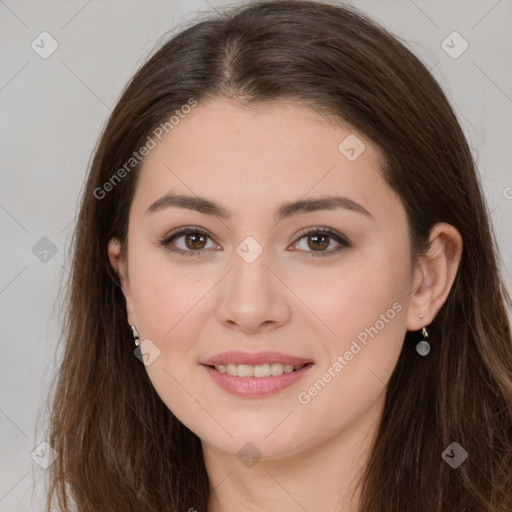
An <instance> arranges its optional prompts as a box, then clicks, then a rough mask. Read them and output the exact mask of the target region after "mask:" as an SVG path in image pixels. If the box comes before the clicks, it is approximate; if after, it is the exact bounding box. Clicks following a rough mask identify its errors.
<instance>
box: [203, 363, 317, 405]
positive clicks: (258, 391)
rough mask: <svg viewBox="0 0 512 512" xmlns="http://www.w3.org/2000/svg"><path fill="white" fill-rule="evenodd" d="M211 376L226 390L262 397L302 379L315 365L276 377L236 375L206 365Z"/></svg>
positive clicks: (232, 392) (238, 394) (237, 393)
mask: <svg viewBox="0 0 512 512" xmlns="http://www.w3.org/2000/svg"><path fill="white" fill-rule="evenodd" d="M203 367H204V368H206V371H207V372H208V373H209V374H210V376H211V378H212V379H213V380H214V381H215V382H216V383H217V384H218V385H219V386H220V387H221V388H222V389H224V390H225V391H227V392H228V393H231V394H233V395H237V396H243V397H247V398H261V397H265V396H268V395H272V394H273V393H277V392H278V391H281V390H282V389H284V388H287V387H288V386H291V385H292V384H295V383H296V382H297V381H299V380H300V379H302V377H304V375H306V373H308V372H309V370H310V369H311V368H312V367H313V364H311V363H310V364H307V365H305V366H303V367H302V368H300V369H299V370H296V371H294V372H291V373H283V374H282V375H278V376H275V377H234V376H233V375H228V374H227V373H220V372H219V371H217V370H216V369H215V368H212V367H211V366H205V365H203Z"/></svg>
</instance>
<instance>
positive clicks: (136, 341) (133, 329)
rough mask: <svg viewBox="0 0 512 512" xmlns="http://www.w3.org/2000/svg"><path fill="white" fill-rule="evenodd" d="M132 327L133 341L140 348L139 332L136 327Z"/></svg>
mask: <svg viewBox="0 0 512 512" xmlns="http://www.w3.org/2000/svg"><path fill="white" fill-rule="evenodd" d="M130 327H131V328H132V334H133V341H134V342H135V346H136V347H138V346H139V345H140V338H139V332H138V331H137V329H136V328H135V326H134V325H130Z"/></svg>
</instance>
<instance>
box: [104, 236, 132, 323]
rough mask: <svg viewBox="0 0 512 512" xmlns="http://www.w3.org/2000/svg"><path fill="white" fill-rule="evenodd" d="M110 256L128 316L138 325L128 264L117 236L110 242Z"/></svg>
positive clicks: (129, 320) (130, 321)
mask: <svg viewBox="0 0 512 512" xmlns="http://www.w3.org/2000/svg"><path fill="white" fill-rule="evenodd" d="M108 258H109V260H110V264H111V265H112V268H113V269H114V271H115V273H116V274H117V275H118V277H119V280H120V281H121V289H122V291H123V295H124V298H125V301H126V316H127V318H128V323H129V324H130V325H135V326H137V315H136V314H135V309H134V307H133V300H132V294H131V290H130V280H129V278H128V265H127V262H126V260H125V259H124V258H123V256H122V255H121V243H120V242H119V240H118V239H117V238H112V239H111V240H110V241H109V242H108Z"/></svg>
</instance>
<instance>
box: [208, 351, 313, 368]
mask: <svg viewBox="0 0 512 512" xmlns="http://www.w3.org/2000/svg"><path fill="white" fill-rule="evenodd" d="M312 362H313V361H312V360H311V359H305V358H302V357H296V356H292V355H289V354H283V353H281V352H270V351H264V352H254V353H250V352H242V351H238V350H232V351H229V352H222V353H220V354H217V355H215V356H213V357H211V358H210V359H208V360H206V361H204V362H203V363H202V364H203V365H205V366H218V365H228V364H236V365H238V364H248V365H253V366H256V365H260V364H265V363H280V364H282V365H291V366H300V365H305V364H308V363H312Z"/></svg>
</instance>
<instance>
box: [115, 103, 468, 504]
mask: <svg viewBox="0 0 512 512" xmlns="http://www.w3.org/2000/svg"><path fill="white" fill-rule="evenodd" d="M350 134H355V135H356V136H357V137H358V138H359V139H360V140H361V141H362V142H363V143H364V144H365V146H366V149H365V150H364V151H363V152H362V154H361V155H360V156H359V157H358V158H357V159H356V160H355V161H349V160H348V159H347V158H346V157H345V156H344V155H343V154H342V153H341V152H340V151H339V150H338V146H339V144H340V143H341V142H342V141H343V140H344V139H345V138H346V137H347V136H348V135H350ZM380 161H381V155H380V153H379V151H378V150H377V148H376V147H375V146H374V145H373V144H372V143H371V142H370V141H369V140H368V139H367V138H366V137H365V136H364V135H363V134H361V133H358V132H356V131H355V130H354V129H352V128H350V127H349V126H345V125H343V124H342V123H338V124H333V123H329V122H327V120H326V119H325V118H323V117H321V116H320V115H319V114H318V113H316V112H314V111H313V110H312V109H309V108H306V107H305V106H301V105H299V104H296V103H292V102H284V101H280V102H279V103H276V104H273V105H266V106H265V107H259V108H250V109H249V108H244V107H242V106H240V105H238V104H237V103H235V102H233V101H231V100H228V99H224V98H222V99H220V98H218V99H215V100H212V101H210V102H209V103H204V104H200V105H198V106H197V107H196V108H194V109H193V110H192V112H191V113H190V114H188V115H187V116H186V117H185V118H184V119H183V120H181V121H180V123H179V125H178V126H176V127H175V128H174V129H173V131H172V132H171V133H170V135H169V136H168V137H167V138H165V139H164V140H162V142H161V143H159V144H158V145H157V147H156V148H155V149H153V150H152V151H151V152H150V153H149V155H148V156H147V157H146V160H145V163H144V166H143V168H142V170H141V176H140V180H139V182H138V184H137V189H136V191H135V195H134V198H133V202H132V204H131V208H130V215H129V229H128V253H127V260H123V259H122V258H121V256H120V246H119V243H118V241H117V240H111V241H110V243H109V247H108V252H109V257H110V261H111V263H112V266H113V268H114V269H115V270H116V271H117V272H118V274H119V276H120V278H121V281H122V288H123V292H124V295H125V299H126V308H127V320H128V322H129V324H130V325H134V326H136V328H137V330H138V332H139V334H140V339H141V340H143V339H150V340H151V342H152V343H153V344H154V346H156V347H158V349H159V350H160V355H159V356H158V357H157V358H156V359H155V360H154V361H153V362H152V363H151V364H150V365H148V366H146V370H147V373H148V376H149V378H150V380H151V382H152V384H153V385H154V387H155V389H156V391H157V392H158V394H159V396H160V397H161V399H162V400H163V402H164V403H165V404H166V405H167V406H168V407H169V409H170V410H171V411H172V412H173V413H174V414H175V416H176V417H177V418H179V420H180V421H182V422H183V423H184V424H185V425H186V426H187V427H188V428H190V429H191V430H192V431H193V432H195V433H196V434H197V435H198V436H199V438H200V439H201V442H202V446H203V452H204V458H205V464H206V469H207V472H208V477H209V480H210V485H211V491H212V492H211V497H210V502H209V507H208V512H217V511H221V510H222V511H223V512H230V511H238V510H266V511H270V512H271V511H278V510H279V511H281V510H288V511H299V510H300V511H303V510H304V509H305V510H333V511H334V510H337V511H348V510H353V509H354V507H355V506H356V503H357V499H358V489H357V486H356V482H357V477H358V476H360V475H361V472H362V471H363V470H364V468H365V464H366V457H367V456H368V451H369V449H370V447H371V443H372V441H373V439H374V436H375V433H376V429H377V427H378V424H379V421H380V417H381V414H382V408H383V405H384V398H385V392H386V388H387V383H388V381H389V378H390V376H391V374H392V372H393V370H394V368H395V365H396V362H397V359H398V357H399V354H400V350H401V347H402V342H403V339H404V336H405V333H406V331H407V330H413V331H416V330H419V329H421V327H422V320H421V319H420V316H419V315H420V314H423V323H424V324H425V325H426V326H428V324H429V323H430V322H431V321H432V320H433V318H434V317H435V315H436V314H437V312H438V311H439V309H440V308H441V306H442V305H443V303H444V302H445V300H446V297H447V295H448V293H449V290H450V287H451V286H452V283H453V280H454V277H455V274H456V271H457V267H458V265H459V262H460V255H461V251H462V240H461V237H460V234H459V233H458V231H457V230H456V229H455V228H453V227H452V226H450V225H448V224H445V223H440V224H436V225H435V226H434V227H433V229H432V232H431V242H432V243H431V248H430V250H429V252H428V253H427V254H426V255H425V256H423V257H422V258H421V259H420V260H419V261H418V262H417V264H416V265H413V262H412V261H411V257H410V246H409V238H408V230H407V229H408V228H407V218H406V213H405V210H404V208H403V206H402V204H401V202H400V200H399V198H398V197H397V196H396V194H395V193H394V192H393V190H392V189H391V188H390V187H389V186H388V185H387V184H386V182H385V181H384V179H383V177H382V174H381V171H380V165H379V162H380ZM171 191H172V192H175V193H182V194H187V195H190V196H196V195H197V196H201V197H206V198H208V199H210V200H213V201H215V202H218V203H220V204H221V205H222V206H224V207H225V208H226V209H228V210H230V211H231V212H232V218H231V219H219V218H217V217H214V216H211V215H207V214H204V213H200V212H197V211H192V210H188V209H182V208H176V207H169V208H164V209H161V210H159V211H157V212H154V213H146V210H147V209H148V207H149V206H150V205H151V204H152V203H153V202H154V201H156V200H157V199H159V198H160V197H162V196H163V195H165V194H166V193H168V192H171ZM334 192H336V193H337V194H339V195H343V196H345V197H347V198H349V199H351V200H352V201H355V202H357V203H358V204H360V205H361V206H363V207H364V208H365V209H366V210H368V212H369V213H370V214H371V216H368V215H364V214H362V213H359V212H357V211H351V210H348V209H344V208H337V209H333V210H321V211H315V212H308V213H301V214H298V215H295V216H292V217H290V218H286V219H283V220H281V221H279V222H277V223H276V221H275V219H274V217H273V215H274V211H275V210H276V209H277V208H278V207H279V206H280V205H281V204H282V203H283V202H291V201H296V200H299V199H303V198H307V199H311V198H318V197H322V196H326V195H333V193H334ZM188 225H191V226H197V227H200V228H203V229H204V230H206V231H207V232H208V233H209V238H206V239H204V240H203V244H202V245H200V249H201V248H202V250H201V254H200V255H199V256H197V254H194V255H192V256H186V255H179V254H176V253H171V252H169V251H168V250H167V249H166V248H165V247H163V246H162V245H160V244H159V241H160V240H161V239H163V238H165V237H166V235H168V234H169V233H170V232H171V231H173V230H176V229H177V228H180V227H183V226H188ZM318 227H327V228H330V229H332V230H333V231H335V232H338V233H340V234H341V235H343V236H344V237H346V238H348V240H349V246H347V247H343V248H342V249H341V250H340V251H339V252H331V253H330V255H328V256H325V257H308V256H309V255H310V254H311V253H315V254H318V251H315V248H318V244H319V242H316V245H315V240H311V237H309V242H308V237H307V236H305V235H301V236H300V237H299V236H297V234H298V233H299V231H301V230H303V229H304V228H318ZM248 236H252V237H253V238H254V239H255V240H256V241H257V242H258V244H259V245H260V246H261V247H262V249H263V252H262V254H261V255H260V256H259V257H258V258H257V259H256V260H255V261H254V262H253V263H250V264H249V263H247V262H246V261H245V260H244V259H242V258H241V257H240V256H239V254H238V253H237V252H236V248H237V246H238V245H239V244H240V243H241V242H242V241H243V240H244V239H245V238H246V237H248ZM327 241H329V245H328V247H327V248H325V247H324V246H322V245H321V242H320V246H321V247H324V248H323V249H322V250H323V251H324V252H329V251H333V250H334V249H336V248H337V247H339V246H340V244H339V243H338V242H337V241H336V240H335V239H333V238H328V239H327ZM173 242H174V246H175V247H178V248H181V249H183V250H188V251H189V252H193V251H194V250H195V251H196V252H197V249H194V247H197V246H194V243H196V244H197V243H198V242H197V239H195V240H192V241H190V240H189V241H188V245H187V243H186V242H187V238H186V237H185V236H183V235H182V236H180V237H179V238H176V239H174V241H173ZM294 249H295V250H294ZM395 303H398V304H399V305H400V306H401V311H400V312H398V313H396V314H395V315H394V318H393V319H392V320H389V321H388V322H387V323H385V327H384V328H382V329H380V330H379V332H378V334H377V335H375V336H374V337H373V338H369V339H368V343H367V345H366V346H363V347H362V349H361V350H360V351H359V352H358V353H357V355H355V356H354V357H353V359H352V360H350V361H349V362H348V364H347V365H346V366H344V368H343V370H342V371H340V372H339V373H336V376H335V377H334V378H332V379H331V381H330V382H329V383H328V384H327V385H326V386H325V387H324V388H323V389H322V390H321V392H319V393H318V394H317V395H316V396H314V397H313V398H311V400H310V401H309V403H307V404H303V403H300V402H299V400H298V394H299V393H300V392H304V391H307V390H308V389H309V388H310V386H311V385H312V384H313V383H314V382H315V381H317V380H318V379H320V378H321V377H322V374H323V373H324V372H326V371H327V369H328V368H329V367H332V365H333V363H334V362H335V361H336V360H337V357H338V355H343V354H344V353H345V352H346V351H347V350H349V348H350V346H351V343H352V342H353V341H354V340H355V339H356V337H357V335H358V334H359V333H361V332H362V331H364V329H365V328H366V327H369V326H374V325H375V324H376V321H377V320H379V318H381V317H380V315H382V314H385V313H386V311H388V310H389V309H390V308H392V305H393V304H395ZM430 342H431V345H435V340H430ZM433 349H435V347H434V348H433ZM226 350H244V351H247V352H258V351H260V350H275V351H279V352H284V353H287V354H291V355H294V356H299V357H304V358H307V359H310V360H312V361H313V362H314V366H313V368H312V369H311V370H310V371H309V373H308V374H307V376H306V377H304V378H303V379H301V380H300V381H299V382H297V383H295V384H293V385H292V386H290V387H288V388H286V389H284V390H281V391H279V392H278V393H275V394H273V395H269V396H267V397H265V398H259V399H254V398H246V397H238V396H234V395H231V394H229V393H227V392H226V391H224V390H222V389H221V388H220V387H218V386H217V385H216V384H215V382H214V381H213V380H212V378H211V377H210V376H209V375H208V373H207V372H206V371H205V369H204V367H202V366H201V362H204V361H205V360H206V359H208V358H209V357H211V356H213V355H215V354H218V353H220V352H223V351H226ZM418 357H420V356H418ZM427 357H428V356H427ZM248 442H250V443H252V445H254V446H255V447H256V448H257V450H258V453H257V454H255V456H256V459H257V462H256V463H255V464H254V465H251V466H249V465H247V464H244V463H243V461H241V459H240V458H239V457H238V456H237V453H238V452H239V450H240V449H242V448H243V447H244V446H246V443H248ZM246 449H247V448H246ZM258 457H259V458H258ZM190 506H191V507H193V506H194V504H193V503H192V504H190Z"/></svg>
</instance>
